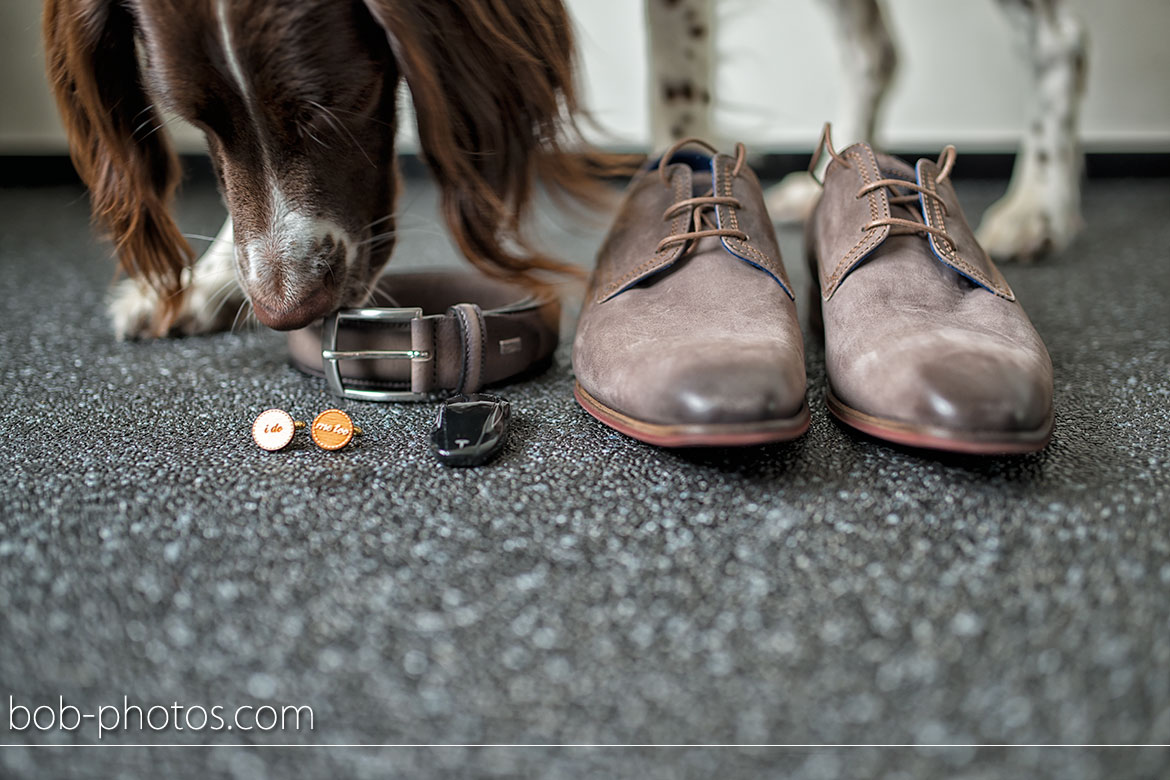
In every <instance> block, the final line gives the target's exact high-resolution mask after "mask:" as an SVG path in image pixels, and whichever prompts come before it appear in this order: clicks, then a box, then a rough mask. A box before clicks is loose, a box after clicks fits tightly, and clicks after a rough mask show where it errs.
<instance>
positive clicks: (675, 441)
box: [573, 382, 811, 447]
mask: <svg viewBox="0 0 1170 780" xmlns="http://www.w3.org/2000/svg"><path fill="white" fill-rule="evenodd" d="M573 397H574V398H576V399H577V403H578V404H580V406H581V408H582V409H584V410H585V411H586V412H588V413H589V414H590V415H591V416H592V417H594V418H595V419H596V420H597V421H598V422H600V423H602V424H603V425H606V426H607V427H610V428H613V429H614V430H615V431H617V432H618V433H621V434H623V435H625V436H629V437H630V438H631V439H637V440H638V441H640V442H645V443H646V444H653V445H654V446H656V447H750V446H753V445H758V444H774V443H777V442H784V441H791V440H792V439H795V438H798V437H799V436H802V435H803V434H804V433H805V431H807V430H808V426H809V422H810V420H811V415H810V413H809V408H808V403H807V402H806V403H805V404H804V406H803V407H802V408H801V410H800V412H798V413H797V415H796V416H795V417H793V418H791V419H789V420H775V421H767V422H765V423H728V424H724V425H660V424H657V423H648V422H643V421H641V420H636V419H634V418H632V417H629V416H627V415H624V414H622V413H621V412H618V411H615V410H613V409H610V408H609V407H607V406H605V405H604V404H603V403H601V402H600V401H598V400H597V399H595V398H594V397H593V396H591V395H589V393H588V392H587V391H586V390H585V389H584V388H583V387H581V385H580V384H579V383H576V382H574V383H573ZM761 425H766V426H768V427H767V428H766V429H761V428H760V426H761Z"/></svg>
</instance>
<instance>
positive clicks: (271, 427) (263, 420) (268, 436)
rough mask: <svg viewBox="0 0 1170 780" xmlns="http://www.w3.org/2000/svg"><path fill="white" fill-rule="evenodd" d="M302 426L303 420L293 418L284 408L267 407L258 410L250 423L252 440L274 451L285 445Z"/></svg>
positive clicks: (258, 445)
mask: <svg viewBox="0 0 1170 780" xmlns="http://www.w3.org/2000/svg"><path fill="white" fill-rule="evenodd" d="M304 427H305V424H304V423H303V422H301V421H300V420H294V419H293V418H292V415H291V414H289V413H288V412H286V411H285V410H283V409H268V410H267V411H263V412H260V415H259V416H258V417H257V418H256V420H255V422H253V423H252V440H253V441H254V442H256V446H257V447H259V448H260V449H262V450H268V451H269V452H276V451H277V450H283V449H284V448H285V447H287V446H288V445H289V442H291V441H292V440H293V434H295V433H296V432H297V429H298V428H304Z"/></svg>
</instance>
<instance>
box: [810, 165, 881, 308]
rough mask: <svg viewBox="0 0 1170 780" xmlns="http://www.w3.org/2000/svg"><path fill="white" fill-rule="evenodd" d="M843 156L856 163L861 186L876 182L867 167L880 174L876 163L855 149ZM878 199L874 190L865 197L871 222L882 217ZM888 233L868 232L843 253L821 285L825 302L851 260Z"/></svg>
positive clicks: (850, 266) (837, 284)
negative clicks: (831, 272)
mask: <svg viewBox="0 0 1170 780" xmlns="http://www.w3.org/2000/svg"><path fill="white" fill-rule="evenodd" d="M845 156H846V157H850V158H852V159H853V160H854V161H855V162H856V163H857V172H858V174H860V176H861V180H862V183H863V184H869V183H870V182H873V181H876V179H874V178H871V176H870V170H869V168H868V167H867V166H872V167H873V173H874V174H880V172H879V171H878V170H877V163H876V162H873V161H871V160H869V159H867V158H866V157H864V156H862V154H861V153H860V152H859V151H858V150H857V149H856V148H853V149H850V150H849V151H847V152H845ZM879 197H881V196H880V195H879V194H878V193H877V191H876V190H875V191H874V192H870V193H869V194H867V195H866V200H867V201H868V204H869V216H870V221H871V222H872V221H874V220H876V219H878V218H879V217H880V216H882V214H881V211H882V210H881V209H879V207H878V198H879ZM885 211H886V212H887V214H886V216H888V215H889V214H888V212H889V207H888V205H887V206H886V207H885ZM889 232H890V231H889V228H888V227H883V228H880V229H878V230H876V231H874V230H871V231H868V232H867V233H866V235H865V236H864V237H863V238H862V239H861V240H860V241H858V242H857V244H855V245H854V246H853V248H852V249H850V250H849V251H848V252H846V253H845V256H844V257H842V258H841V260H840V261H839V262H838V263H837V267H836V268H834V269H833V274H832V275H831V276H830V277H829V278H828V280H826V282H825V284H824V285H823V287H824V290H823V297H824V299H825V300H828V299H829V298H831V297H833V293H834V292H836V291H837V287H838V286H840V284H841V280H842V279H843V278H844V276H845V274H846V273H848V272H849V270H850V269H851V268H852V267H853V264H852V263H853V260H854V259H855V258H857V257H859V256H861V255H862V254H863V253H865V252H868V251H869V250H872V249H873V248H874V247H876V246H877V245H878V244H880V243H881V242H882V241H885V239H886V236H887V235H888V234H889Z"/></svg>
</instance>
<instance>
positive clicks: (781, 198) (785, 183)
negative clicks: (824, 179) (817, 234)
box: [765, 171, 821, 222]
mask: <svg viewBox="0 0 1170 780" xmlns="http://www.w3.org/2000/svg"><path fill="white" fill-rule="evenodd" d="M820 197H821V185H819V184H817V182H816V180H815V179H813V177H812V176H811V175H810V174H808V173H805V172H804V171H800V172H797V173H790V174H788V175H787V176H785V177H784V178H783V179H781V180H780V183H779V184H776V185H774V186H772V187H770V188H769V189H768V192H767V193H766V194H765V199H766V201H767V206H768V214H770V215H771V217H772V219H773V220H775V221H776V222H804V221H805V220H806V219H808V218H809V216H811V215H812V212H813V209H814V208H816V205H817V201H818V200H820Z"/></svg>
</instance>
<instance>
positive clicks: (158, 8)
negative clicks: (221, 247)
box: [44, 0, 611, 335]
mask: <svg viewBox="0 0 1170 780" xmlns="http://www.w3.org/2000/svg"><path fill="white" fill-rule="evenodd" d="M210 5H211V4H210V3H209V2H178V1H177V0H47V2H46V5H45V16H44V34H45V41H46V49H47V57H48V72H49V77H50V82H51V84H52V87H53V90H54V92H55V94H56V96H57V100H58V104H59V106H60V109H61V114H62V116H63V118H64V120H65V125H66V128H67V130H68V134H69V137H70V142H71V151H72V155H73V159H74V162H75V164H76V167H77V170H78V172H79V174H80V175H81V177H82V179H83V180H84V181H85V183H86V184H87V185H88V186H89V187H90V189H91V192H92V201H93V202H92V205H93V214H94V218H95V222H96V224H97V225H98V226H99V227H100V228H101V229H102V230H104V231H105V232H106V233H108V234H109V236H110V237H111V238H112V240H113V242H114V245H115V247H116V251H117V256H118V259H119V263H120V266H121V268H122V269H123V270H124V271H125V272H126V273H127V274H129V275H130V276H132V277H134V278H138V279H141V280H144V281H146V282H149V283H150V284H151V285H152V286H153V287H154V288H155V289H156V290H157V291H158V292H159V298H160V302H159V306H158V309H157V311H156V321H155V323H154V330H155V332H156V333H157V334H160V335H161V334H164V333H166V332H167V331H168V330H169V329H170V327H171V325H172V323H173V322H174V320H175V317H176V316H177V312H178V311H179V309H180V307H181V306H182V300H183V269H184V268H186V267H189V266H190V265H191V263H192V262H193V259H194V254H193V252H192V250H191V248H190V246H189V245H188V244H187V242H186V241H185V240H184V238H183V237H182V235H181V234H180V232H179V229H178V227H177V226H176V224H175V222H174V220H173V218H172V217H171V215H170V210H169V207H170V202H171V199H172V196H173V194H174V191H175V187H176V184H177V182H178V179H179V166H178V162H177V159H176V157H175V154H174V152H173V150H172V149H171V146H170V144H169V143H168V141H167V138H166V135H165V133H164V132H158V130H159V127H160V124H161V122H162V120H161V117H160V114H159V109H158V108H157V106H158V105H159V104H161V105H162V106H163V107H165V108H168V109H170V110H173V111H175V112H176V113H178V114H180V115H182V116H184V117H185V118H187V119H189V120H191V121H193V122H195V123H196V124H197V125H199V126H201V127H202V128H203V129H205V130H209V129H211V130H212V132H209V133H208V138H209V147H210V149H211V152H212V158H213V162H214V163H216V167H217V170H218V172H219V174H220V178H221V183H222V184H223V187H224V190H225V196H226V199H227V201H228V203H229V208H231V209H232V211H233V217H236V216H237V215H236V214H235V211H236V209H235V205H236V204H237V203H239V202H240V201H241V199H246V198H248V197H250V195H249V193H248V192H247V191H246V190H248V188H249V187H256V186H259V185H258V182H254V181H249V180H248V179H249V177H247V176H241V175H238V174H237V175H234V176H232V175H225V169H224V162H225V160H226V159H228V157H230V156H231V155H234V156H235V158H239V157H241V156H242V157H247V156H248V155H249V154H251V152H249V151H248V149H247V146H248V144H247V143H245V141H244V140H241V141H239V142H238V143H237V144H236V146H237V147H239V148H237V149H236V150H234V151H233V150H230V149H227V148H226V147H227V146H229V145H230V143H231V142H230V140H225V139H226V138H227V137H228V136H230V135H231V128H230V124H231V122H234V121H238V115H240V114H242V113H243V112H242V111H240V110H238V107H233V106H232V105H230V104H217V103H216V102H215V100H216V99H218V97H217V96H216V91H217V87H216V81H215V79H216V78H219V79H220V80H221V81H222V78H223V77H222V73H223V68H222V67H219V68H218V69H217V68H216V67H213V65H216V64H217V63H215V62H214V61H213V60H212V58H211V55H209V54H207V53H206V52H203V51H202V49H201V48H200V45H201V43H200V38H199V36H200V34H201V31H202V34H204V35H206V31H207V30H210V29H213V27H212V25H213V20H212V15H213V13H212V10H211V7H210ZM343 5H344V3H343ZM352 6H353V7H352V9H349V8H348V7H347V8H346V10H345V13H350V12H351V10H352V13H353V14H354V17H353V18H354V19H356V20H357V21H356V22H354V24H356V25H357V26H358V27H360V28H361V32H360V35H358V36H353V35H350V36H348V38H347V39H346V40H359V41H360V45H361V46H362V47H364V48H365V49H366V51H363V52H361V53H360V54H361V56H360V57H357V56H356V54H355V56H354V57H353V58H351V59H352V60H353V61H354V63H355V64H353V65H352V66H347V69H348V67H352V68H353V69H354V70H355V73H357V72H358V71H359V70H360V69H361V68H362V67H363V64H364V65H369V64H370V63H375V64H378V63H381V64H382V66H383V67H384V73H383V74H381V77H382V78H383V79H384V82H383V83H382V84H381V91H382V92H383V93H384V94H383V95H382V96H381V97H380V98H376V99H377V100H378V101H379V102H378V103H377V108H376V109H375V111H376V113H375V114H373V115H371V116H370V117H368V118H369V119H373V120H375V121H374V122H367V123H363V120H364V119H366V118H367V117H361V118H359V119H358V120H352V121H353V122H354V124H352V125H350V126H349V127H347V128H346V132H349V133H351V137H353V134H354V133H356V134H357V136H358V137H355V138H354V146H355V147H357V148H356V149H351V150H349V155H350V156H356V157H357V158H358V160H357V162H355V163H354V165H355V166H357V165H358V163H360V165H362V166H365V164H366V161H364V160H361V158H360V156H359V155H358V152H359V151H361V152H362V154H365V151H364V150H365V149H367V148H375V154H374V155H373V157H374V158H375V159H374V160H373V162H375V163H376V167H377V168H379V169H380V172H379V173H378V175H377V178H376V179H372V178H370V176H371V174H369V172H368V166H366V168H365V169H359V168H358V167H353V168H352V172H350V173H347V174H346V175H344V176H343V175H342V174H341V173H339V174H338V178H339V179H341V180H342V183H341V184H328V183H324V184H323V183H322V182H321V181H320V179H321V178H322V177H321V176H320V175H319V171H318V172H317V173H316V174H314V173H312V172H310V173H309V174H307V175H306V179H307V181H306V183H305V188H306V190H309V191H312V192H317V191H323V192H324V193H325V196H328V195H329V189H330V187H332V188H334V189H338V190H340V188H342V187H348V188H349V189H350V190H355V192H353V193H340V194H337V195H336V196H335V197H334V198H333V199H334V200H339V199H340V200H341V205H351V206H352V208H351V209H350V210H357V211H358V212H359V213H360V211H361V210H362V209H369V208H370V205H369V204H371V203H374V204H375V206H376V208H377V209H380V210H381V214H380V215H379V214H376V213H371V216H375V217H376V216H387V215H388V214H390V213H392V212H393V206H394V196H395V193H396V189H397V183H396V181H395V173H394V160H393V138H392V135H393V132H394V127H395V126H396V117H395V113H396V106H395V98H394V95H395V92H396V87H397V84H398V82H399V80H400V78H405V80H406V82H407V84H408V85H409V88H410V91H411V94H412V96H413V99H414V104H415V108H416V113H417V118H418V127H419V142H420V147H421V153H422V156H423V158H424V159H425V161H426V163H427V164H428V166H429V167H430V169H431V171H432V172H433V173H434V176H435V178H436V180H437V182H438V185H439V188H440V192H441V202H442V210H443V214H444V217H445V219H446V222H447V224H448V226H449V229H450V231H451V233H452V235H453V237H454V239H455V241H456V243H457V244H458V246H459V248H460V249H461V250H462V251H463V253H464V254H465V255H466V256H467V258H468V259H469V260H470V261H471V262H473V263H474V264H476V265H477V266H479V267H480V268H481V269H483V270H485V271H487V272H489V273H492V274H494V275H502V276H509V277H518V278H527V279H532V278H533V277H532V274H531V272H532V271H534V270H537V269H545V270H553V271H563V270H566V269H567V268H568V266H566V265H565V264H564V263H562V262H561V261H559V260H557V259H554V258H552V257H550V256H548V255H546V254H544V253H542V252H540V251H537V250H536V249H534V248H533V247H532V245H531V244H530V243H529V242H528V241H527V240H526V238H525V235H524V233H523V230H522V223H523V217H524V214H525V212H526V210H527V207H528V206H529V204H530V202H531V199H532V195H533V181H534V178H536V177H540V178H541V179H543V180H544V181H545V182H546V183H548V184H549V185H551V187H552V188H553V189H554V190H559V191H567V192H568V193H570V194H572V195H574V196H577V197H581V198H585V199H593V198H595V197H597V195H598V193H599V192H600V190H599V189H598V188H597V186H596V185H597V182H598V174H599V173H605V172H606V171H608V170H610V168H611V166H610V165H609V162H608V160H607V158H605V157H604V156H603V155H600V154H597V153H594V152H591V151H588V150H586V151H584V152H582V149H581V148H574V149H568V148H566V139H574V140H575V139H578V138H579V136H578V135H577V134H576V133H575V132H574V130H575V125H574V116H575V115H576V113H577V110H578V106H577V96H576V91H575V88H574V82H573V65H574V63H573V60H574V51H575V48H574V42H573V36H572V31H571V28H570V21H569V17H568V14H567V12H566V10H565V8H564V6H563V5H562V3H561V2H560V0H508V1H507V2H503V0H443V1H442V2H436V1H435V0H364V4H363V3H361V2H357V0H354V2H353V3H352ZM336 9H337V6H332V7H330V9H329V10H330V12H331V13H341V12H340V11H336ZM243 12H247V13H253V14H255V16H254V17H250V18H255V19H256V23H255V24H254V25H253V24H251V23H250V24H249V27H248V31H247V33H246V35H247V36H248V40H247V41H245V43H246V44H247V45H249V46H251V47H253V48H252V49H250V51H255V50H256V47H259V46H262V45H263V44H264V40H262V37H263V35H265V34H268V33H266V32H265V30H274V29H276V30H278V32H274V33H271V34H272V35H273V36H274V37H279V36H288V37H291V34H290V32H289V30H287V29H280V26H282V25H283V26H284V27H287V26H288V25H307V24H321V25H323V24H325V22H323V21H318V20H317V19H316V18H314V20H312V21H310V20H308V19H306V17H307V16H310V14H309V13H308V12H307V11H306V10H305V7H304V6H303V5H296V4H288V3H286V4H281V2H280V0H251V4H250V5H248V6H233V13H243ZM147 13H149V15H150V17H151V18H150V19H149V20H144V19H143V18H141V16H142V15H143V14H147ZM349 24H350V22H349V17H346V25H349ZM148 26H149V32H150V34H151V35H150V36H147V35H146V34H145V33H144V29H145V28H147V27H148ZM326 32H327V31H325V30H321V31H320V34H315V35H305V36H300V37H297V38H296V40H298V41H301V40H303V41H304V44H303V47H306V48H308V49H309V50H307V51H301V52H299V55H300V57H303V60H297V61H289V62H288V63H287V67H285V63H281V65H280V67H279V68H276V69H275V72H276V73H277V74H278V75H279V77H280V79H279V80H282V81H283V80H285V79H286V78H287V79H296V78H299V77H300V76H298V75H297V73H296V72H295V71H300V70H304V71H306V73H307V74H311V75H305V76H303V78H306V79H307V78H315V79H318V80H320V81H322V82H328V83H335V84H340V85H344V84H346V83H347V81H349V80H352V81H354V82H355V83H357V84H359V85H360V84H364V83H366V82H364V81H363V80H362V79H365V78H366V76H365V75H360V76H359V75H353V74H351V73H348V72H321V73H317V72H314V71H313V67H314V66H315V64H316V63H318V62H319V63H326V64H330V67H334V69H337V67H338V66H335V65H332V64H331V63H337V62H346V61H347V60H345V59H342V58H338V57H337V56H336V53H335V52H329V53H328V55H329V56H325V55H326V53H325V52H324V51H322V50H317V47H325V46H328V45H330V43H329V39H331V38H333V37H334V36H331V35H328V34H326ZM299 33H300V31H298V36H299ZM256 36H259V38H256ZM148 37H150V40H151V42H152V43H153V44H154V45H155V46H156V47H157V46H160V45H161V46H162V49H163V52H164V55H165V56H162V57H157V56H154V55H157V53H158V52H157V51H152V50H151V48H150V46H147V41H146V40H145V39H146V38H148ZM254 38H256V39H254ZM160 40H161V41H163V42H164V43H163V44H158V41H160ZM281 40H282V41H283V40H286V38H281ZM174 50H179V51H177V52H176V51H174ZM209 51H210V49H209ZM284 54H286V55H287V54H288V52H287V51H286V52H284ZM171 57H178V58H180V63H181V66H176V65H174V63H173V62H172V61H171V60H170V58H171ZM201 58H202V60H203V61H200V59H201ZM331 58H332V59H331ZM140 60H142V61H146V62H147V63H148V64H147V65H146V67H145V68H140V67H139V62H140ZM156 60H161V61H156ZM322 67H324V65H323V66H322ZM160 69H163V70H165V73H166V79H165V80H164V79H160V78H158V71H159V70H160ZM367 69H368V68H367ZM144 71H145V72H144ZM217 73H218V74H219V75H218V76H217ZM257 78H259V79H264V78H266V76H265V74H264V73H259V74H258V75H257ZM267 78H269V81H272V80H273V79H272V78H271V74H269V76H268V77H267ZM164 81H165V82H166V84H167V85H169V89H168V90H166V94H160V87H159V85H160V84H162V83H163V82H164ZM293 83H295V82H293ZM369 83H370V84H371V85H372V84H373V82H372V81H371V82H369ZM176 84H179V85H180V88H178V89H176V88H175V85H176ZM340 88H341V89H344V87H340ZM370 89H371V90H375V89H378V88H377V87H374V86H370ZM219 91H220V92H223V93H227V92H229V90H226V89H220V90H219ZM289 91H291V90H290V89H289V88H288V85H287V84H269V83H265V82H264V81H260V82H258V86H257V93H258V94H259V95H261V96H263V97H265V98H267V97H268V96H270V95H282V94H284V92H289ZM176 92H178V93H181V94H175V93H176ZM213 98H215V99H213ZM354 99H355V100H356V99H357V98H356V97H355V98H354ZM365 100H366V101H367V103H368V102H369V97H368V96H367V97H366V98H365ZM272 102H273V101H272V100H269V101H268V102H267V103H266V104H265V110H266V111H269V110H281V109H279V107H274V106H273V105H272ZM290 102H291V101H290ZM217 105H218V106H219V107H218V108H216V106H217ZM216 111H218V112H219V113H220V114H221V115H222V116H220V117H219V119H218V120H217V119H216V115H215V112H216ZM339 111H344V109H341V108H339ZM290 112H291V115H290V116H288V117H287V119H286V118H285V117H284V116H281V117H280V118H281V120H282V121H281V122H278V123H275V126H277V127H284V126H287V127H290V128H292V127H296V128H301V127H302V124H303V121H302V120H303V119H304V118H303V117H300V116H299V115H297V114H296V113H295V109H290ZM344 115H345V116H347V117H348V116H349V115H353V116H357V115H358V114H357V112H355V111H346V112H345V114H344ZM217 121H220V122H222V126H223V129H222V131H221V132H215V131H214V129H213V125H215V123H216V122H217ZM346 121H347V125H348V124H349V122H350V121H351V120H348V119H347V120H346ZM379 126H380V127H381V129H380V130H378V129H376V128H377V127H379ZM305 132H310V134H311V129H308V130H306V131H305ZM375 132H380V133H381V134H382V135H381V136H379V137H377V138H375V137H374V135H373V133H375ZM363 134H364V135H363ZM387 134H389V137H386V136H387ZM270 135H271V134H270ZM359 137H360V138H361V140H362V141H363V142H364V143H358V138H359ZM314 138H316V136H314ZM245 140H246V139H245ZM294 140H295V139H294ZM294 140H289V141H287V143H289V144H291V143H294ZM265 142H271V143H277V144H279V143H286V142H285V141H282V140H280V139H277V140H276V141H272V139H271V138H270V137H265ZM306 147H308V148H309V149H312V148H313V147H312V145H311V144H306ZM316 153H317V154H318V155H319V156H321V158H322V159H321V161H320V162H319V163H318V168H322V169H324V170H328V169H329V168H331V167H333V168H338V169H339V170H344V169H345V167H346V165H347V164H348V163H346V162H345V161H338V160H337V159H336V156H334V157H333V158H332V159H327V158H326V156H325V153H324V152H321V151H320V150H317V152H316ZM237 167H239V166H237ZM247 167H248V166H244V168H245V169H246V168H247ZM362 170H365V172H364V173H363V172H361V171H362ZM228 173H229V174H230V172H228ZM325 196H321V197H325ZM251 197H255V195H254V194H253V195H252V196H251ZM326 199H327V198H326ZM335 210H336V211H338V212H342V213H344V212H345V211H346V209H345V208H337V209H335ZM337 219H339V220H341V219H342V217H338V218H337ZM236 222H237V236H238V235H239V233H240V230H241V227H242V226H241V224H240V220H239V219H238V218H237V219H236ZM361 222H362V223H363V224H365V225H368V224H370V220H369V219H362V220H361ZM353 224H354V225H356V224H357V221H356V218H355V221H354V223H353ZM243 227H246V225H244V226H243ZM363 229H364V228H363ZM377 246H378V247H379V249H380V250H381V251H382V252H384V257H383V258H382V259H381V262H378V259H377V258H373V257H371V258H370V259H369V260H368V262H367V263H366V265H363V267H362V269H361V272H362V273H363V274H364V275H366V276H368V277H372V276H373V275H375V274H376V273H377V272H378V271H379V270H380V268H381V265H382V263H384V262H385V258H387V257H388V256H389V254H390V251H391V246H392V238H391V239H390V240H389V241H386V242H383V243H378V244H377ZM364 281H365V282H368V281H370V279H369V278H367V279H365V280H364ZM338 295H339V296H340V293H338ZM353 304H354V301H346V300H340V299H339V300H337V301H335V305H353Z"/></svg>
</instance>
